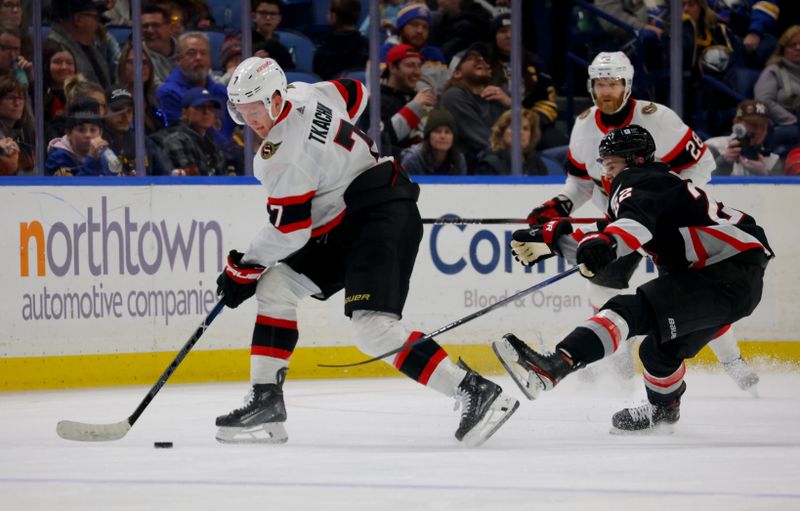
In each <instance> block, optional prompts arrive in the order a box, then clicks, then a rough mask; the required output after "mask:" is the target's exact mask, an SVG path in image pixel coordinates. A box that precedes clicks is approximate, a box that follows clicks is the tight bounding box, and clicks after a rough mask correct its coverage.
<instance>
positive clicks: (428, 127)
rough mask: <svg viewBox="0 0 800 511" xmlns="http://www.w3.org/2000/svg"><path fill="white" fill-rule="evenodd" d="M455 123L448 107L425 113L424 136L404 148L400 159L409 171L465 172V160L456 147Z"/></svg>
mask: <svg viewBox="0 0 800 511" xmlns="http://www.w3.org/2000/svg"><path fill="white" fill-rule="evenodd" d="M457 133H458V127H457V126H456V121H455V119H453V116H452V115H451V114H450V112H448V111H447V110H443V109H441V108H437V109H435V110H432V111H431V113H430V114H429V115H428V120H427V121H426V123H425V132H424V134H425V138H424V139H423V141H422V142H421V143H419V144H416V145H413V146H411V147H409V148H408V149H404V150H403V152H402V153H401V154H400V162H401V163H402V165H403V168H404V169H405V171H406V172H408V173H409V174H411V175H425V174H435V175H450V176H453V175H456V176H463V175H464V174H466V173H467V161H466V160H465V159H464V155H463V154H461V151H459V150H458V148H457V147H456V134H457Z"/></svg>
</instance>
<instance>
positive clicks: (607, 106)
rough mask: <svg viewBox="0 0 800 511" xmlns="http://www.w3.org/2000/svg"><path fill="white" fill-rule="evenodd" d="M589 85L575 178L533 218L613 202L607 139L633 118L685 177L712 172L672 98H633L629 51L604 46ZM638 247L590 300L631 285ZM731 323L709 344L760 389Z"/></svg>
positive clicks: (623, 359) (623, 363)
mask: <svg viewBox="0 0 800 511" xmlns="http://www.w3.org/2000/svg"><path fill="white" fill-rule="evenodd" d="M588 74H589V79H588V81H587V88H588V90H589V94H590V95H591V96H592V99H593V100H594V103H595V106H593V107H591V108H589V109H588V110H586V111H584V112H583V113H582V114H580V115H579V116H578V118H577V119H576V122H575V126H574V127H573V129H572V134H571V135H570V142H569V151H568V152H567V160H568V161H567V181H566V184H565V185H564V188H563V189H562V190H561V192H560V193H559V194H558V195H557V196H556V197H553V198H552V199H550V200H548V201H547V202H545V203H544V204H542V205H541V206H538V207H536V208H534V209H533V210H532V211H531V213H530V214H529V216H528V222H529V223H530V224H532V225H533V224H544V223H546V222H547V221H549V220H552V219H553V218H557V217H567V216H569V214H570V213H571V212H572V211H575V210H577V209H578V208H580V207H581V206H582V205H583V204H585V203H586V202H588V201H589V200H591V201H592V202H593V203H594V205H595V206H597V208H598V209H600V211H605V210H606V209H607V207H608V191H609V187H610V182H609V181H608V180H607V179H606V178H605V177H604V176H605V173H604V171H603V167H602V164H601V163H599V154H598V148H599V147H600V141H601V140H602V138H603V136H605V135H606V134H607V133H608V132H609V131H611V130H612V129H614V128H620V127H625V126H628V125H630V124H636V125H639V126H642V127H643V128H645V129H646V130H647V131H649V132H650V133H651V134H652V136H653V138H654V139H655V143H656V153H655V155H656V158H657V159H658V160H660V161H661V162H663V163H666V164H667V165H668V166H669V168H670V170H671V171H673V172H675V173H677V174H678V175H680V176H681V177H682V178H683V179H691V180H692V182H693V183H694V184H696V185H698V186H703V185H705V184H706V183H707V182H708V181H709V180H710V179H711V172H712V171H713V170H714V168H715V164H714V158H713V156H712V155H711V154H710V152H709V151H708V150H707V148H706V146H705V144H704V143H703V141H702V140H701V139H700V137H699V136H698V135H697V134H696V133H695V132H694V131H693V130H692V129H691V128H690V127H688V126H687V125H686V124H684V123H683V121H682V120H681V119H680V117H678V115H677V114H676V113H675V112H673V111H672V110H670V109H669V108H667V107H666V106H664V105H660V104H658V103H652V102H649V101H637V100H635V99H634V98H632V97H631V87H632V85H633V66H632V65H631V63H630V60H628V57H627V56H626V55H625V54H624V53H622V52H603V53H600V54H598V55H597V57H595V59H594V60H593V61H592V63H591V65H590V66H589V70H588ZM641 257H642V256H641V255H639V254H637V253H635V252H634V253H632V254H630V255H628V256H626V257H622V258H620V259H618V260H617V261H615V262H614V264H612V265H609V266H608V267H607V268H605V269H604V271H603V273H602V274H601V275H598V276H597V278H595V279H593V280H592V281H591V282H590V284H589V301H590V303H591V304H592V306H593V307H594V308H595V310H599V309H600V307H602V306H603V304H605V303H606V302H607V301H608V300H609V299H611V298H612V297H614V296H615V295H617V294H619V293H620V292H622V291H624V290H626V289H628V282H629V280H630V278H631V276H632V275H633V272H634V271H635V270H636V268H637V266H638V265H639V263H640V261H641ZM729 326H730V325H728V326H727V327H725V328H723V329H722V330H721V331H720V332H718V333H717V334H716V335H715V338H714V340H713V341H712V342H711V343H710V344H709V347H710V348H711V349H712V350H713V352H714V354H715V355H716V356H717V358H718V359H719V361H720V362H721V363H722V365H723V367H724V368H725V370H726V372H727V373H728V374H729V375H730V376H731V378H733V380H734V381H735V382H736V383H737V385H738V386H739V387H740V388H741V389H742V390H749V391H750V392H752V393H753V394H755V385H756V384H757V383H758V375H757V374H756V373H755V372H754V371H753V370H752V369H751V368H750V367H749V366H748V365H747V363H746V362H745V361H744V360H743V359H742V357H741V354H740V352H739V347H738V345H737V343H736V339H735V337H734V336H733V333H732V332H731V330H730V328H729ZM630 350H631V343H626V344H625V345H624V349H620V353H619V354H618V355H617V356H616V357H614V359H615V362H616V364H617V366H618V367H622V368H624V369H622V372H623V373H628V374H629V375H632V366H631V365H630V360H631V355H630Z"/></svg>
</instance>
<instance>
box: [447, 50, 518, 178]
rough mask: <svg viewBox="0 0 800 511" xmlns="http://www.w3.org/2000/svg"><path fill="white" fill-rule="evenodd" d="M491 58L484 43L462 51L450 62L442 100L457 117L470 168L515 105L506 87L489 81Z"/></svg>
mask: <svg viewBox="0 0 800 511" xmlns="http://www.w3.org/2000/svg"><path fill="white" fill-rule="evenodd" d="M488 58H489V50H488V48H487V47H486V45H485V44H483V43H474V44H472V45H471V46H470V47H469V48H467V49H466V50H462V51H460V52H458V53H457V54H456V56H455V57H453V60H452V61H451V62H450V80H449V81H448V82H447V88H446V89H445V91H444V93H442V98H441V101H440V104H439V106H441V107H442V108H444V109H445V110H448V111H449V112H450V113H451V114H453V117H454V118H455V120H456V124H457V125H458V128H459V129H458V138H457V139H456V145H457V146H458V148H459V149H460V150H461V152H463V153H464V156H465V157H466V159H467V169H468V170H469V171H470V172H472V171H474V170H475V168H476V167H477V164H478V155H479V154H480V153H481V151H483V150H484V149H486V148H487V147H488V145H489V135H490V134H491V130H492V126H493V125H494V123H495V122H497V119H499V118H500V116H501V115H502V114H503V112H505V111H506V110H508V108H509V107H510V106H511V98H509V97H508V94H506V93H505V92H503V89H501V88H500V87H498V86H496V85H489V83H490V82H491V78H492V76H491V69H490V67H489V63H488V62H487V60H488Z"/></svg>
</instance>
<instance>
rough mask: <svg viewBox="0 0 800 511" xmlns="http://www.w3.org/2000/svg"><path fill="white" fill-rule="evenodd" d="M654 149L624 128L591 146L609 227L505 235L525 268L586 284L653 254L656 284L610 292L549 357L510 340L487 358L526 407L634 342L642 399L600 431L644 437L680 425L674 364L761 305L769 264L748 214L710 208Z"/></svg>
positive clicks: (679, 366) (636, 130)
mask: <svg viewBox="0 0 800 511" xmlns="http://www.w3.org/2000/svg"><path fill="white" fill-rule="evenodd" d="M655 153H656V143H655V142H654V140H653V138H652V137H651V136H650V133H648V132H647V130H645V129H644V128H642V127H641V126H637V125H634V124H631V125H628V126H627V127H624V128H618V129H614V130H612V131H610V132H609V133H608V134H607V135H606V136H605V137H603V139H602V142H601V143H600V148H599V156H600V158H601V160H602V165H603V168H604V173H603V178H604V180H605V182H608V183H609V184H610V187H609V192H610V197H611V198H610V201H609V206H608V209H607V215H608V217H609V222H610V223H609V224H608V225H607V226H606V227H605V228H603V229H602V230H600V231H590V232H584V231H583V230H581V229H576V230H574V231H573V226H572V225H571V224H570V223H569V222H568V221H566V220H553V221H551V222H548V223H546V224H545V225H544V226H543V227H538V228H533V229H531V230H521V231H517V232H515V233H514V234H513V239H514V242H513V244H512V247H513V251H514V254H515V257H517V259H518V260H519V261H520V262H522V263H523V264H526V265H531V264H534V263H536V262H537V261H539V260H541V259H542V258H545V257H550V256H552V255H553V254H554V253H555V254H558V255H562V256H563V257H565V258H566V259H567V260H568V261H569V262H571V263H576V264H580V265H582V266H581V268H580V271H581V273H582V274H583V275H584V276H585V277H587V278H589V279H590V280H592V279H595V278H597V277H598V276H599V275H601V273H602V271H603V269H604V268H606V267H608V266H609V265H610V264H613V262H614V261H618V260H619V259H620V258H622V257H625V256H626V255H628V254H630V253H632V252H634V251H638V252H643V253H646V254H649V255H650V256H652V257H653V260H654V261H655V263H656V265H657V266H658V269H659V272H660V275H659V277H657V278H655V279H653V280H651V281H649V282H647V283H645V284H643V285H641V286H639V288H637V289H636V293H635V294H633V295H630V294H625V295H617V296H615V297H614V298H612V299H610V300H609V301H608V302H606V303H605V305H603V306H602V308H601V309H600V311H599V312H597V313H596V314H595V315H593V316H592V317H590V318H589V319H588V320H587V321H585V322H584V323H583V324H581V325H580V326H578V327H577V328H575V329H574V330H573V331H572V332H571V333H570V334H569V335H567V336H566V337H565V338H564V340H562V341H561V342H560V343H558V345H557V346H556V349H555V351H554V352H553V353H552V354H540V353H537V352H536V351H534V350H532V349H531V348H530V347H529V346H527V345H526V344H525V343H524V342H523V341H521V340H520V339H518V338H517V337H516V336H514V335H513V334H506V335H505V336H504V337H503V339H502V340H500V341H496V342H494V343H493V345H492V347H493V349H494V350H495V353H496V354H497V356H498V358H500V360H501V362H502V363H503V365H504V366H505V368H506V369H507V370H508V372H509V373H510V374H511V376H512V378H513V379H514V381H515V382H516V383H517V385H519V387H520V389H522V391H523V392H524V393H525V395H526V396H528V398H530V399H534V398H535V397H536V395H537V394H538V393H539V392H540V391H541V390H549V389H552V388H553V387H554V386H555V385H556V384H557V383H558V382H559V381H560V380H561V379H562V378H564V377H565V376H566V375H568V374H569V373H571V372H573V371H576V370H577V369H580V368H582V367H584V366H586V365H588V364H591V363H592V362H595V361H597V360H600V359H602V358H603V357H607V356H609V355H611V354H612V353H613V352H614V351H616V350H617V348H618V347H619V346H620V345H621V344H623V343H625V342H629V341H628V339H629V338H630V337H632V336H636V335H644V336H645V338H644V340H643V341H642V344H641V346H640V348H639V356H640V357H641V360H642V364H643V366H644V383H645V388H646V391H647V403H645V404H643V405H641V406H638V407H635V408H625V409H623V410H621V411H619V412H617V413H616V414H614V416H613V417H612V420H611V421H612V427H613V429H612V432H635V431H648V430H652V429H653V428H655V427H657V426H659V425H667V424H673V423H675V422H677V421H678V419H679V418H680V400H681V396H682V395H683V393H684V392H685V391H686V383H684V381H683V376H684V374H685V372H686V367H685V365H684V359H687V358H692V357H693V356H695V355H696V354H697V352H698V351H700V349H701V348H702V347H703V346H705V345H706V344H707V343H708V342H709V339H710V338H711V335H712V334H713V333H714V332H717V331H719V329H721V328H723V327H724V326H725V325H727V324H729V323H732V322H734V321H737V320H739V319H741V318H743V317H746V316H749V315H750V314H751V313H752V312H753V310H754V309H755V307H756V306H757V305H758V303H759V301H760V300H761V291H762V287H763V276H764V269H765V268H766V265H767V261H768V260H769V258H771V257H772V252H771V250H770V248H769V244H768V242H767V239H766V236H765V234H764V231H763V229H762V228H761V227H759V226H758V225H757V224H756V222H755V220H754V219H753V218H752V217H750V216H749V215H747V214H745V213H743V212H741V211H738V210H735V209H730V208H727V207H725V206H724V205H722V204H721V203H719V202H715V201H713V200H712V199H711V198H710V197H709V196H708V194H707V193H706V192H704V191H703V190H701V189H700V188H696V187H695V186H694V184H693V183H691V182H689V181H684V180H682V179H681V178H680V177H679V176H678V175H677V174H676V173H674V172H670V169H669V166H668V165H667V164H664V163H661V162H656V161H655V158H654V155H655Z"/></svg>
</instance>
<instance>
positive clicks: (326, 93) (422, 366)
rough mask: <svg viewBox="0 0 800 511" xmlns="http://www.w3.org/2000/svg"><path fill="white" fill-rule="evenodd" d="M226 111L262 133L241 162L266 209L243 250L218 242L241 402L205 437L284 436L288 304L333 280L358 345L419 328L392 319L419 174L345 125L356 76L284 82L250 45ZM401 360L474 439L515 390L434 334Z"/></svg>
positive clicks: (407, 267) (413, 229) (510, 406)
mask: <svg viewBox="0 0 800 511" xmlns="http://www.w3.org/2000/svg"><path fill="white" fill-rule="evenodd" d="M228 97H229V105H228V107H229V110H230V113H231V115H232V116H233V118H234V119H235V120H236V121H237V122H238V123H239V124H246V125H248V126H249V127H250V128H252V129H253V131H255V132H256V133H257V134H258V135H259V137H261V138H262V139H263V142H262V143H261V146H260V148H259V150H258V153H257V154H256V155H255V158H254V165H253V167H254V171H255V175H256V177H257V178H258V179H259V181H261V183H262V185H263V190H264V196H265V202H266V211H265V212H264V218H263V220H257V221H256V222H257V225H258V226H259V227H258V231H257V233H256V234H255V236H254V237H253V239H252V241H251V243H250V246H249V247H248V248H247V250H246V251H245V252H244V253H242V252H237V251H231V253H230V255H229V257H228V265H227V267H226V268H225V271H224V272H223V273H222V274H221V275H220V276H219V278H218V280H217V283H218V285H219V287H218V291H219V292H220V293H221V294H222V297H223V298H222V299H223V301H224V302H225V304H226V305H228V306H229V307H237V306H238V305H239V304H240V303H242V302H243V301H244V300H246V299H248V298H249V297H251V296H252V295H254V294H255V295H256V299H257V300H258V315H257V317H256V321H255V327H254V330H253V337H252V344H251V352H250V353H251V356H250V383H251V390H250V396H249V400H248V401H247V402H246V403H245V406H244V407H242V408H239V409H236V410H234V411H232V412H231V413H229V414H227V415H223V416H220V417H218V418H217V426H218V427H219V429H218V433H217V439H218V440H220V441H221V442H231V443H255V442H263V443H279V442H285V441H286V440H287V438H288V436H287V433H286V429H285V427H284V422H285V421H286V408H285V406H284V401H283V384H284V379H285V376H286V372H287V369H288V366H289V359H290V357H291V355H292V352H293V351H294V349H295V346H296V344H297V341H298V324H297V312H296V310H297V305H298V302H299V301H300V300H301V299H302V298H305V297H308V296H312V297H314V298H317V299H320V300H325V299H327V298H329V297H330V296H332V295H333V294H335V293H337V292H338V291H339V290H341V289H344V291H345V293H344V312H345V314H346V315H347V316H348V317H350V318H351V320H352V327H353V335H354V338H355V342H356V344H357V346H358V347H359V348H360V349H361V350H362V351H363V352H364V353H366V354H368V355H372V356H374V355H378V354H380V353H383V352H385V351H388V350H391V349H394V348H397V347H399V346H401V345H402V344H404V343H406V342H411V341H414V340H416V339H418V338H419V337H420V336H422V335H423V334H422V333H421V332H414V331H410V330H408V329H407V328H406V327H405V325H404V324H403V323H401V321H400V318H401V315H402V311H403V306H404V304H405V300H406V296H407V293H408V287H409V280H410V276H411V271H412V269H413V266H414V260H415V258H416V255H417V249H418V246H419V243H420V241H421V239H422V222H421V219H420V216H419V211H418V209H417V205H416V200H417V197H418V195H419V186H418V185H417V184H415V183H413V182H411V181H410V179H409V178H408V176H407V175H406V174H405V173H404V172H403V171H402V169H400V168H399V166H398V165H396V164H395V162H394V160H393V159H392V158H382V159H379V157H378V151H377V147H376V146H375V144H374V143H373V141H372V140H371V139H370V138H369V136H367V135H366V134H365V133H364V132H363V131H361V130H360V129H358V128H357V127H356V126H355V124H356V121H357V120H358V118H359V116H360V115H361V113H362V111H363V110H364V109H365V107H366V105H367V99H368V92H367V90H366V88H365V87H364V85H363V84H362V83H361V82H359V81H357V80H350V79H341V80H332V81H327V82H321V83H317V84H313V85H310V84H305V83H293V84H291V85H288V86H287V83H286V77H285V75H284V72H283V70H282V69H281V68H280V66H278V64H277V63H276V62H275V61H273V60H272V59H262V58H258V57H251V58H248V59H246V60H245V61H243V62H242V63H241V64H239V66H238V67H237V68H236V70H235V71H234V73H233V76H232V78H231V81H230V83H229V85H228ZM390 362H391V363H392V364H393V365H394V366H395V367H396V368H397V369H398V370H399V371H400V372H402V373H404V374H405V375H407V376H409V377H410V378H412V379H414V380H416V381H417V382H419V383H421V384H423V385H425V386H428V387H431V388H432V389H434V390H436V391H438V392H440V393H442V394H445V395H446V396H448V397H452V398H455V399H456V400H457V403H458V404H460V405H461V407H462V411H461V419H460V423H459V426H458V429H457V431H456V434H455V436H456V438H457V439H458V440H459V441H463V442H464V443H465V444H467V445H469V446H475V445H480V444H481V443H483V442H484V441H486V440H487V439H488V438H489V437H490V436H491V435H492V434H493V433H494V432H495V431H496V430H497V429H498V428H499V427H500V426H501V425H502V424H503V423H504V422H505V421H506V420H507V419H508V418H509V417H510V416H511V414H512V413H513V412H514V411H515V410H516V408H517V407H518V406H519V403H518V401H517V400H516V399H513V398H511V397H508V396H506V395H504V394H502V389H501V388H500V387H499V386H498V385H496V384H494V383H493V382H491V381H489V380H487V379H485V378H483V377H482V376H480V375H479V374H478V373H476V372H475V371H473V370H471V369H470V368H469V367H467V366H466V364H464V363H463V362H462V361H459V363H458V364H454V363H453V362H452V361H451V360H450V359H449V358H448V356H447V353H446V352H445V351H444V349H442V347H441V346H439V345H438V344H437V343H436V342H435V341H433V340H431V341H427V342H425V343H422V344H420V345H418V346H415V347H414V348H412V349H409V350H405V351H401V352H399V353H398V354H397V355H396V356H395V358H394V359H393V360H391V361H390Z"/></svg>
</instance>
